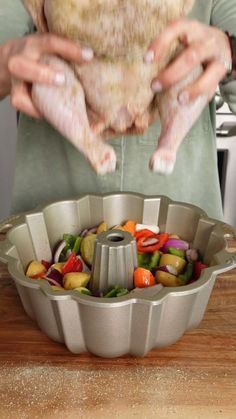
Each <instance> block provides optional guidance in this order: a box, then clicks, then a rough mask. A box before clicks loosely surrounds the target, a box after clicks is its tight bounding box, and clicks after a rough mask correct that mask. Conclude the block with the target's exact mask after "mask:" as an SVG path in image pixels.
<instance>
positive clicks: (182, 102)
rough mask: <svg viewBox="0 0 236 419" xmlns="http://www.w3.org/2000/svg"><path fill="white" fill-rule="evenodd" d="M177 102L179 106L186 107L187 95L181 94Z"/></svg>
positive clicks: (185, 93)
mask: <svg viewBox="0 0 236 419" xmlns="http://www.w3.org/2000/svg"><path fill="white" fill-rule="evenodd" d="M178 101H179V103H180V105H183V106H184V105H187V104H188V103H189V93H188V92H182V93H180V94H179V96H178Z"/></svg>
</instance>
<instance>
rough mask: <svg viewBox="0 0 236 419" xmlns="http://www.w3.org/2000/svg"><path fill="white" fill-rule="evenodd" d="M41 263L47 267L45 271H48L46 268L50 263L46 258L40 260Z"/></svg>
mask: <svg viewBox="0 0 236 419" xmlns="http://www.w3.org/2000/svg"><path fill="white" fill-rule="evenodd" d="M41 263H42V265H43V266H44V267H45V268H46V269H47V271H48V269H49V268H50V266H51V263H50V262H48V261H47V260H41Z"/></svg>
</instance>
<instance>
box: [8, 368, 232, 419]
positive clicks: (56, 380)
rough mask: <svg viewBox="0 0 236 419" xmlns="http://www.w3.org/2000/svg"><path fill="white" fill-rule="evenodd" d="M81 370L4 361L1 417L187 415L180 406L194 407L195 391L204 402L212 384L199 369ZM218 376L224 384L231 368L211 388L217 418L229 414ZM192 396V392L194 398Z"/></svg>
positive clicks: (142, 417) (70, 418) (142, 418)
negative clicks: (208, 385)
mask: <svg viewBox="0 0 236 419" xmlns="http://www.w3.org/2000/svg"><path fill="white" fill-rule="evenodd" d="M77 368H79V369H78V370H74V369H73V370H70V369H68V367H67V368H65V367H61V366H52V365H49V364H43V365H40V366H32V367H31V366H30V365H27V366H22V367H15V366H14V365H13V364H11V363H5V365H4V366H3V367H0V377H1V379H0V418H1V419H2V418H4V419H13V418H14V419H28V418H30V419H31V418H34V419H37V418H46V419H47V418H54V417H55V418H58V419H60V418H63V419H67V418H68V419H74V418H89V419H90V418H91V419H93V418H96V419H97V418H120V417H121V418H131V417H136V418H140V419H145V418H148V419H149V418H154V417H157V415H158V417H159V418H170V419H171V418H172V417H173V418H174V417H178V419H185V418H186V417H187V416H186V411H185V409H184V410H183V408H182V407H180V405H182V406H183V405H185V404H186V409H187V411H189V409H190V410H191V408H192V407H191V402H190V400H192V396H193V394H192V392H196V394H197V395H198V397H199V394H201V393H202V399H203V400H204V399H205V398H206V386H207V383H209V374H208V372H207V371H206V373H201V374H199V373H198V372H197V370H196V371H195V370H190V369H189V370H188V369H176V368H173V367H172V368H171V367H163V368H161V367H156V366H154V365H153V366H151V367H145V366H142V365H135V364H132V366H129V365H128V366H119V367H118V366H117V367H115V368H114V366H113V367H112V368H111V369H109V367H107V366H106V367H95V365H94V367H93V369H91V367H89V366H83V367H81V366H78V367H77ZM193 371H194V372H193ZM228 374H230V372H229V371H228ZM219 378H220V381H221V383H223V382H224V380H226V381H227V372H226V371H225V370H224V371H223V370H222V371H219V373H218V374H217V377H216V376H215V377H214V381H213V382H212V388H211V389H209V388H208V395H207V403H208V406H213V407H214V415H215V416H214V418H218V417H224V418H226V417H227V418H230V416H227V415H225V416H224V414H223V416H218V415H219V414H220V413H221V415H222V413H223V412H222V409H221V404H222V400H221V397H220V394H221V393H220V392H221V390H220V386H219V385H218V384H219V383H217V381H219ZM199 387H200V389H202V390H199ZM188 395H191V397H190V400H189V399H188ZM183 396H184V402H183ZM178 398H180V399H179V400H181V402H180V403H179V406H178V405H177V404H176V400H178ZM188 400H189V402H188ZM227 403H228V406H230V405H231V404H232V401H231V403H230V400H224V405H225V406H227ZM202 405H203V404H201V406H202ZM201 406H199V409H201ZM147 412H148V416H147ZM189 413H190V412H189ZM224 413H226V412H224ZM176 415H177V416H176ZM192 417H193V416H192ZM194 417H195V418H196V416H194ZM200 417H202V416H199V418H200ZM207 417H208V416H207ZM209 417H210V416H209ZM212 418H213V416H212Z"/></svg>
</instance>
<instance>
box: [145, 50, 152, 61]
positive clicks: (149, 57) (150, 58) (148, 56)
mask: <svg viewBox="0 0 236 419" xmlns="http://www.w3.org/2000/svg"><path fill="white" fill-rule="evenodd" d="M144 61H145V63H153V61H154V51H152V50H149V51H148V52H146V54H145V55H144Z"/></svg>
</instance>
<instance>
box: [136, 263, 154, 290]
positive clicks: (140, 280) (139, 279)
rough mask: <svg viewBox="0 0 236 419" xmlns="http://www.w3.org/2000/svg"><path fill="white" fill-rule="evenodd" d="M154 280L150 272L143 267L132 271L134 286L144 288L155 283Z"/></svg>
mask: <svg viewBox="0 0 236 419" xmlns="http://www.w3.org/2000/svg"><path fill="white" fill-rule="evenodd" d="M155 284H156V281H155V278H154V276H153V275H152V273H151V272H150V271H149V270H148V269H145V268H137V269H135V271H134V286H135V288H146V287H151V286H152V285H155Z"/></svg>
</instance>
